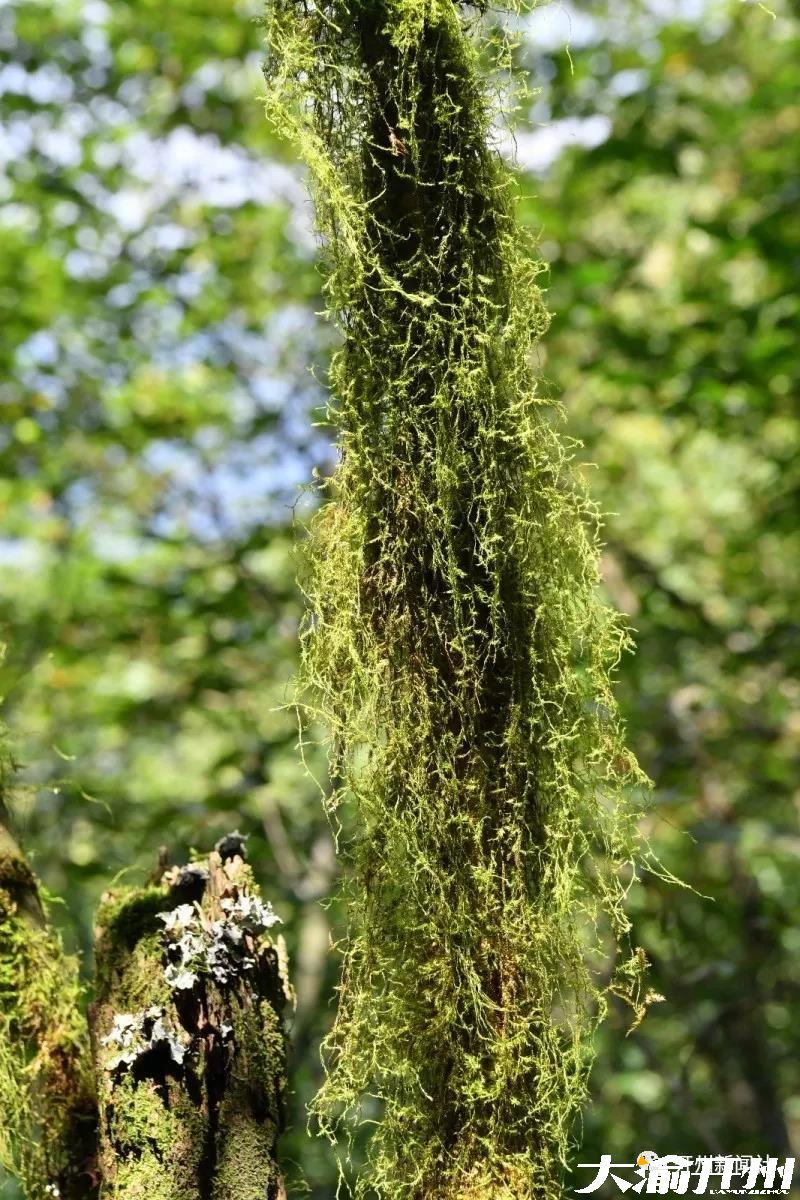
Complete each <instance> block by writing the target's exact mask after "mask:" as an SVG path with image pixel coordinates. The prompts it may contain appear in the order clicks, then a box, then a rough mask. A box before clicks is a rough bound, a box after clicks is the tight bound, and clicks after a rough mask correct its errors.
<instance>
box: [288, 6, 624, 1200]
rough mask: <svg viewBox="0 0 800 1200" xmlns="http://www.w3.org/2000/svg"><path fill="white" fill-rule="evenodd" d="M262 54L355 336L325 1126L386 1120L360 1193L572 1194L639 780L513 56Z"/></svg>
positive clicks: (336, 637) (346, 413) (344, 386)
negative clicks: (341, 903) (553, 377)
mask: <svg viewBox="0 0 800 1200" xmlns="http://www.w3.org/2000/svg"><path fill="white" fill-rule="evenodd" d="M267 40H268V46H269V55H270V57H269V60H268V67H267V77H268V87H269V91H268V97H267V110H268V113H269V115H270V117H271V119H272V121H273V122H274V123H275V125H276V127H277V128H280V129H281V130H283V131H284V132H285V133H286V134H287V135H288V136H289V137H291V138H293V139H294V141H295V142H296V144H297V146H298V147H299V150H300V152H301V153H302V155H303V157H304V158H305V160H306V162H307V163H308V165H309V167H310V171H311V176H312V185H313V190H314V198H315V201H316V209H317V217H318V223H319V228H320V232H321V234H322V239H323V256H324V260H325V265H326V270H327V279H326V285H325V286H326V295H327V304H328V309H329V312H330V314H331V317H332V319H333V320H334V321H336V323H337V324H338V326H339V329H340V332H341V348H340V349H339V351H338V353H337V354H336V355H335V357H334V360H333V363H332V366H331V377H330V378H331V390H332V402H331V412H330V416H331V420H332V421H333V422H335V423H336V424H337V425H338V427H339V430H340V451H341V462H340V464H339V467H338V469H337V472H336V475H335V478H334V479H333V481H332V482H331V485H330V498H329V502H328V503H327V504H325V505H324V506H323V507H322V509H321V511H320V513H319V515H318V516H317V517H316V519H315V521H314V523H313V526H312V530H311V537H310V544H309V556H308V561H309V567H308V574H307V578H306V581H305V583H306V588H307V592H308V597H309V615H308V619H307V622H306V626H305V632H304V672H305V683H306V685H307V687H308V690H309V700H308V703H309V704H310V705H312V706H313V709H314V712H315V713H316V714H320V715H322V717H323V718H324V719H325V720H326V721H327V723H328V725H329V728H330V735H331V760H332V761H331V767H332V770H331V775H332V777H333V778H335V779H340V780H341V781H342V786H341V788H340V789H339V790H338V791H337V793H336V795H335V796H334V798H333V805H334V807H335V806H336V805H337V804H339V803H341V802H344V801H346V802H347V803H348V804H352V805H353V807H354V809H355V812H356V816H357V822H358V836H357V837H356V838H355V839H354V841H353V843H352V845H351V847H350V848H349V852H348V854H349V872H348V878H349V883H348V885H347V886H348V898H349V911H350V937H349V943H348V947H347V951H346V956H345V963H344V975H343V983H342V990H341V995H340V1004H339V1012H338V1016H337V1020H336V1024H335V1027H334V1030H333V1032H332V1034H331V1036H330V1038H329V1039H328V1042H327V1056H328V1066H329V1076H328V1079H327V1082H326V1083H325V1085H324V1086H323V1088H322V1091H321V1092H320V1094H319V1096H318V1098H317V1101H316V1105H315V1111H316V1113H317V1114H318V1116H319V1118H320V1121H321V1124H322V1128H323V1129H324V1130H326V1131H327V1132H330V1133H331V1135H332V1136H333V1135H335V1133H336V1131H337V1130H338V1129H340V1128H341V1120H342V1118H343V1119H344V1122H345V1125H346V1126H347V1125H348V1124H349V1123H352V1122H357V1121H358V1120H359V1119H360V1118H361V1115H362V1113H363V1108H362V1099H363V1097H364V1096H365V1095H367V1094H369V1095H371V1096H376V1097H378V1099H379V1100H380V1101H381V1102H382V1106H383V1115H382V1118H381V1121H380V1123H379V1125H378V1128H377V1131H376V1133H375V1135H374V1137H373V1139H372V1144H371V1155H370V1162H369V1165H368V1168H367V1170H366V1171H365V1172H364V1173H363V1175H362V1177H361V1178H360V1180H359V1182H358V1187H357V1194H358V1195H359V1196H364V1195H367V1194H369V1195H372V1194H377V1195H380V1196H386V1197H391V1200H421V1197H425V1200H441V1198H446V1200H456V1198H459V1200H461V1198H463V1197H465V1196H468V1197H470V1200H489V1197H491V1198H492V1200H496V1197H498V1196H502V1197H504V1198H505V1197H507V1198H508V1200H522V1198H528V1197H536V1198H537V1200H539V1198H541V1197H556V1196H560V1194H561V1173H562V1169H563V1164H564V1162H565V1157H566V1153H567V1147H568V1139H569V1131H570V1128H571V1124H572V1121H573V1118H574V1116H575V1114H576V1112H577V1110H578V1108H579V1106H580V1103H581V1101H582V1100H583V1098H584V1096H585V1093H586V1077H587V1070H588V1065H589V1061H590V1058H591V1035H592V1031H593V1028H594V1026H595V1024H596V1022H597V1021H598V1020H599V1019H600V1017H601V1016H602V1014H603V1012H604V1008H605V996H606V989H605V988H603V987H602V986H599V985H598V984H597V982H596V981H597V979H598V978H601V977H602V972H600V971H599V970H598V967H599V966H600V965H601V964H603V963H604V958H605V956H606V953H607V951H608V949H609V945H608V941H609V939H608V937H607V936H606V935H605V934H604V932H603V931H608V933H610V935H612V936H613V937H614V938H616V940H617V941H618V942H620V943H622V944H623V945H625V944H626V942H627V940H628V933H629V925H628V921H627V918H626V916H625V912H624V909H623V899H624V888H623V885H622V883H621V881H620V869H621V868H622V867H623V866H624V865H625V864H627V863H629V862H630V861H631V860H633V859H635V858H636V856H637V854H638V848H637V841H636V799H635V796H636V790H637V788H639V787H640V785H641V784H642V783H643V778H642V776H641V774H640V772H639V770H638V768H637V766H636V763H635V762H634V761H633V759H632V757H631V755H630V754H629V753H628V751H627V749H626V747H625V742H624V736H623V730H622V729H621V726H620V721H619V717H618V713H617V709H616V706H615V702H614V698H613V695H612V691H611V682H610V681H611V675H612V673H613V670H614V668H615V666H616V663H617V661H618V659H619V656H620V654H621V652H622V651H623V649H624V647H625V646H626V644H627V637H626V634H625V632H624V630H623V629H622V628H621V626H620V624H619V622H618V621H617V618H616V616H615V615H614V614H613V613H611V612H609V611H608V610H607V609H606V608H605V607H604V606H603V605H602V604H601V602H600V600H599V599H598V594H597V584H598V565H597V562H598V554H597V529H598V518H597V513H596V512H595V510H594V508H593V507H592V505H591V503H590V502H589V500H588V499H587V497H586V496H585V495H584V494H583V492H582V491H581V490H580V488H579V487H578V486H577V484H576V482H575V479H574V478H573V475H572V471H571V467H570V460H569V447H568V446H567V445H565V443H564V442H563V441H562V440H561V439H560V437H559V434H558V430H557V423H558V417H559V413H558V409H557V406H556V405H554V404H553V403H551V402H550V401H548V399H547V397H546V396H544V395H542V392H541V389H540V388H539V386H538V384H537V380H536V378H535V374H534V371H533V367H532V363H533V351H534V345H535V341H536V339H537V337H538V336H539V335H540V334H541V333H542V332H543V331H544V330H545V329H546V326H547V323H548V317H547V313H546V311H545V308H544V304H543V301H542V297H541V294H540V291H539V288H538V282H537V281H538V275H539V272H540V270H541V265H540V264H539V263H538V262H537V260H536V257H535V254H534V252H533V247H532V246H530V245H529V244H528V243H527V241H526V238H525V236H524V234H523V233H522V231H521V230H520V228H519V227H518V225H517V223H516V221H515V216H514V205H515V190H514V183H513V180H512V178H511V176H510V174H509V173H508V171H507V170H506V168H505V167H504V166H503V164H502V163H501V161H500V160H499V158H498V156H497V154H496V153H495V152H494V151H493V150H491V149H490V143H491V122H492V119H493V116H494V113H493V107H492V100H491V89H492V88H494V87H495V86H496V85H498V84H502V83H503V82H504V81H503V79H502V78H500V77H499V76H498V75H495V76H494V77H490V76H489V75H488V74H487V73H486V71H485V70H484V69H483V67H482V65H481V64H482V62H483V61H484V60H485V59H486V57H487V55H489V54H490V52H491V50H492V49H493V50H494V51H496V55H495V69H496V71H498V72H499V71H501V70H502V68H503V65H504V63H505V62H506V61H507V58H508V47H507V46H506V45H505V43H504V42H503V39H502V37H500V36H499V35H496V34H494V33H492V31H491V30H490V29H489V27H488V25H487V24H485V23H481V21H479V20H478V19H477V16H476V12H475V10H474V9H472V8H468V7H467V6H462V5H460V4H456V3H453V2H452V0H321V3H319V4H315V5H313V6H311V5H306V4H303V3H300V0H271V3H270V5H269V12H268V27H267ZM505 82H507V81H505ZM630 961H631V962H633V963H634V965H636V966H637V970H638V969H639V968H640V967H641V962H640V960H639V959H638V958H636V957H635V956H634V957H633V958H632V959H631V960H630ZM613 986H614V987H619V988H621V989H623V990H625V991H626V993H627V991H629V990H630V989H631V988H633V990H634V991H635V989H636V986H638V985H636V984H634V982H633V980H632V977H629V976H628V975H622V976H619V977H618V982H617V984H614V985H613Z"/></svg>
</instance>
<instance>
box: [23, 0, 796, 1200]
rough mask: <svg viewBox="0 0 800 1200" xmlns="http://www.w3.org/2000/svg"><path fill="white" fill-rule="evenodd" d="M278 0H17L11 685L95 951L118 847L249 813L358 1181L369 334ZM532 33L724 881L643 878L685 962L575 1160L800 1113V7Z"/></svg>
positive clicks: (692, 851) (717, 871) (553, 346)
mask: <svg viewBox="0 0 800 1200" xmlns="http://www.w3.org/2000/svg"><path fill="white" fill-rule="evenodd" d="M259 7H260V6H259V4H258V3H251V2H250V0H239V2H238V3H235V4H233V3H229V2H228V0H172V3H171V4H169V5H167V6H164V5H163V3H161V2H160V0H117V2H116V3H114V4H108V3H106V2H105V0H81V2H78V0H48V2H45V0H41V2H39V0H37V2H33V0H3V2H2V3H0V106H1V108H2V122H1V123H0V319H1V320H2V332H1V333H0V408H1V411H2V428H1V429H0V515H1V519H2V528H1V530H0V568H2V569H1V570H0V631H2V639H3V640H4V641H7V643H8V648H7V652H6V656H5V659H4V661H3V663H2V666H1V667H0V694H2V696H3V698H4V702H3V706H2V718H3V720H4V721H5V723H6V724H7V726H8V727H9V729H10V731H11V737H12V739H13V746H14V751H15V754H16V756H17V758H18V759H19V760H20V762H21V763H22V772H21V777H20V779H21V786H20V789H19V793H18V797H17V806H16V817H17V826H18V829H19V832H20V833H21V835H22V837H23V840H24V842H25V845H26V849H27V850H28V851H29V852H30V854H31V856H32V858H33V860H34V863H35V867H36V869H37V871H38V872H39V874H40V875H41V877H42V878H43V879H44V881H45V883H46V885H47V886H48V888H49V889H51V890H52V892H53V893H55V894H57V895H59V896H60V897H63V898H64V900H65V903H64V904H63V905H57V906H56V908H55V910H54V911H55V917H56V920H57V921H58V923H59V925H60V926H61V928H62V929H63V931H64V936H65V938H66V940H67V942H68V944H69V945H70V946H71V947H73V948H75V949H79V950H81V951H82V952H83V953H84V954H85V955H86V954H88V952H89V948H90V942H91V918H92V912H93V909H94V906H95V904H96V902H97V900H98V899H99V897H100V895H101V893H102V892H103V890H104V889H105V888H106V887H107V886H108V884H109V882H110V881H111V879H113V878H114V877H115V876H117V875H119V874H120V873H122V872H124V873H125V875H126V877H127V878H129V879H131V880H135V879H138V878H142V877H143V876H144V875H145V874H146V873H147V872H148V871H150V870H151V869H152V866H153V863H154V859H155V853H156V850H157V848H158V846H159V845H161V844H167V845H168V846H169V848H170V851H171V852H173V853H175V854H178V853H180V852H181V851H184V850H186V849H188V848H189V847H190V846H196V847H198V848H199V849H206V848H208V847H209V846H210V845H211V844H212V843H213V842H214V840H215V839H216V838H217V837H219V836H220V834H221V833H223V832H226V831H229V830H230V829H232V828H234V827H238V828H239V829H241V830H242V831H243V832H245V833H248V834H250V835H251V837H250V843H249V848H250V857H251V860H252V861H253V863H254V865H255V868H256V872H257V875H258V877H259V878H260V879H261V881H262V882H263V885H264V891H265V894H266V895H267V896H269V898H270V899H272V900H273V902H274V904H275V907H276V909H277V911H278V912H279V913H280V915H281V916H282V917H283V920H284V922H285V932H286V935H287V938H288V941H289V946H290V951H291V955H292V962H293V970H294V981H295V985H296V988H297V993H298V1010H297V1016H296V1020H295V1024H294V1030H293V1034H292V1043H293V1086H294V1095H293V1097H292V1128H291V1129H290V1130H289V1132H288V1133H287V1134H286V1135H285V1137H284V1139H283V1151H284V1156H285V1158H286V1160H287V1162H288V1163H290V1164H292V1163H293V1164H295V1165H294V1167H290V1175H293V1176H294V1178H295V1180H296V1181H297V1186H298V1188H299V1186H300V1185H299V1180H300V1178H301V1176H302V1177H304V1178H305V1179H306V1181H307V1183H308V1186H309V1187H310V1191H311V1195H312V1197H313V1198H314V1200H329V1198H330V1197H332V1195H333V1193H334V1191H335V1178H336V1168H335V1161H334V1157H333V1155H332V1154H331V1152H330V1150H329V1148H328V1147H327V1146H326V1145H325V1143H324V1142H321V1141H319V1140H316V1139H314V1138H311V1137H309V1136H308V1135H307V1134H306V1132H305V1118H304V1106H305V1104H306V1102H307V1101H308V1099H309V1098H310V1096H311V1095H312V1094H313V1092H314V1090H315V1088H316V1086H317V1083H318V1081H319V1071H320V1068H319V1056H318V1044H319V1039H320V1036H321V1034H322V1033H323V1032H324V1030H325V1029H326V1028H327V1027H328V1025H329V1023H330V1020H331V1016H332V1011H333V989H334V986H335V982H336V970H337V961H338V960H337V956H336V954H335V953H333V952H331V949H330V940H331V938H334V939H335V938H336V937H337V936H339V935H340V933H341V930H342V914H341V912H340V911H339V908H338V906H337V905H336V904H335V903H334V904H332V905H323V904H322V903H321V901H322V900H324V899H325V898H326V897H328V896H329V895H330V894H331V891H332V889H333V888H334V886H335V876H336V868H335V861H334V854H333V849H332V843H331V836H330V832H329V829H328V824H327V821H326V817H325V814H324V808H323V804H322V803H321V796H324V792H325V788H326V780H325V771H324V759H323V756H322V754H321V752H320V750H319V749H318V748H315V745H314V738H315V733H316V731H315V730H314V729H313V728H310V727H309V728H305V729H303V730H302V731H301V740H302V742H303V745H304V755H303V756H301V754H300V752H299V750H298V727H297V721H296V717H295V715H294V714H293V711H292V710H291V708H290V707H289V706H288V703H287V702H288V700H289V698H290V696H291V679H292V677H293V674H294V672H295V669H296V656H297V629H298V620H299V614H300V611H301V598H300V596H299V593H298V590H297V587H296V585H295V582H294V579H295V573H296V564H295V561H294V558H293V551H292V545H293V541H294V540H295V537H296V536H297V531H296V529H295V528H294V526H296V525H297V524H298V523H299V524H302V521H303V519H304V517H305V516H306V515H307V513H308V512H309V511H310V509H311V508H312V507H313V504H314V502H315V501H314V494H313V492H311V491H309V490H308V489H307V487H306V485H307V484H308V483H309V482H310V481H311V480H312V477H313V476H314V475H319V474H322V475H323V476H324V475H325V474H327V473H328V472H329V471H330V469H331V466H332V462H333V451H332V448H331V447H332V431H331V430H329V429H328V428H326V426H325V424H324V419H323V405H324V377H325V364H326V361H327V358H328V356H329V353H330V350H331V345H332V340H333V334H332V333H331V330H330V328H329V326H327V325H326V324H325V322H324V320H323V319H322V318H321V317H320V315H319V314H320V310H321V309H322V301H321V298H320V275H319V273H318V270H317V267H316V263H315V245H314V240H313V236H312V232H311V211H310V205H309V202H308V200H307V197H306V192H305V185H304V177H303V173H302V171H301V170H300V168H299V167H298V166H297V164H296V163H295V162H294V161H293V160H292V158H291V156H290V153H289V151H288V149H287V147H286V146H285V145H283V144H282V143H281V142H280V140H279V138H278V137H277V135H276V132H275V131H274V130H270V129H269V127H268V126H267V124H266V122H265V120H264V117H263V113H262V109H261V106H260V103H259V101H258V98H257V97H258V95H259V93H260V91H262V90H263V84H262V82H261V81H260V65H261V62H262V60H263V54H264V48H263V44H262V30H261V29H260V27H259V24H258V18H259V15H260V11H259ZM520 32H521V34H522V42H521V46H520V51H519V68H520V71H521V72H524V73H526V74H527V75H528V76H529V82H530V85H531V87H532V88H534V89H535V94H533V95H532V96H531V98H530V104H529V106H526V107H525V108H524V109H523V110H522V111H521V112H519V113H518V114H516V117H515V118H514V122H513V133H514V137H513V138H512V136H511V134H510V133H509V131H508V130H507V129H503V128H498V131H497V139H498V146H499V148H500V149H501V151H502V152H503V153H506V154H509V155H512V154H514V153H516V156H517V160H518V163H519V165H520V168H521V176H520V193H521V204H520V215H521V217H522V219H523V220H524V221H525V223H526V224H527V225H528V226H529V227H531V228H532V229H533V230H534V231H535V232H536V233H537V235H538V236H539V239H540V250H541V254H542V257H543V258H544V259H545V260H546V261H547V262H549V264H550V271H549V274H548V276H547V277H546V286H547V299H548V304H549V307H550V308H551V310H552V312H553V322H552V326H551V328H550V331H549V332H548V334H547V335H546V337H545V339H544V342H543V343H542V345H541V348H540V359H541V369H542V372H543V374H544V376H545V378H546V380H547V381H548V388H549V391H550V392H551V394H553V395H556V396H559V397H560V398H561V400H562V401H563V404H564V406H565V413H566V422H567V429H568V431H569V433H570V435H571V436H572V437H573V438H575V439H576V447H575V451H576V455H577V457H578V460H579V462H580V463H581V464H585V466H582V467H581V469H582V470H585V472H586V474H587V478H588V481H589V486H590V488H591V490H592V493H593V496H594V498H595V499H596V500H597V502H598V504H599V505H600V507H601V509H602V510H603V512H604V513H605V514H606V518H605V526H604V541H605V551H604V555H603V573H604V580H605V587H606V588H607V590H608V593H609V595H610V597H611V599H612V601H613V603H614V604H616V605H617V606H618V607H619V608H621V609H622V610H623V612H625V613H626V614H627V616H628V619H629V621H630V624H631V625H632V627H633V628H634V629H635V631H636V633H635V641H636V645H637V652H636V654H635V656H628V657H626V659H625V660H624V661H623V662H622V663H621V665H620V671H619V687H618V693H619V697H620V701H621V704H622V707H623V712H624V716H625V719H626V722H627V725H628V729H629V736H630V741H631V744H632V747H633V749H634V750H635V751H636V753H637V754H638V756H639V758H640V761H641V762H642V765H643V766H644V768H645V769H646V770H647V771H648V773H649V774H650V776H651V777H652V779H653V780H654V783H655V791H654V795H653V802H652V806H651V809H650V814H649V816H648V818H647V821H646V833H647V835H648V836H649V837H650V839H651V841H652V843H653V845H654V847H655V848H656V850H657V852H658V853H659V854H660V856H661V858H662V860H663V861H664V863H665V865H666V866H667V867H668V868H669V869H670V870H671V871H674V872H675V873H676V874H678V875H679V876H681V877H682V878H683V879H684V880H686V881H687V882H688V883H689V884H690V885H691V887H692V888H694V889H695V891H694V892H692V891H688V890H681V889H676V888H675V887H670V886H668V885H666V884H665V883H663V882H662V881H660V880H658V879H653V878H645V879H644V880H643V885H642V886H641V887H639V888H637V889H634V890H633V891H632V893H631V898H630V907H631V914H632V916H633V918H634V920H635V926H636V928H635V935H636V940H637V941H638V942H639V943H641V944H642V945H644V946H645V947H646V948H647V952H648V955H649V957H650V958H651V959H652V961H653V965H654V966H653V986H654V987H655V988H657V990H658V991H660V992H662V993H664V994H665V996H666V997H667V1002H666V1003H663V1004H659V1005H658V1006H656V1007H655V1008H654V1009H653V1011H652V1012H651V1013H650V1015H649V1016H648V1018H647V1020H646V1022H645V1024H644V1025H643V1026H642V1028H641V1029H639V1030H638V1031H637V1032H636V1033H635V1035H633V1036H631V1037H628V1038H626V1037H625V1036H624V1034H625V1030H626V1027H627V1016H626V1014H625V1013H624V1012H622V1011H620V1012H616V1011H614V1012H612V1014H611V1019H610V1020H609V1022H608V1023H607V1025H606V1026H605V1027H604V1029H603V1030H602V1031H601V1034H600V1035H599V1037H598V1040H597V1052H598V1058H597V1064H596V1067H595V1071H594V1075H593V1082H592V1093H593V1097H594V1100H593V1104H592V1106H591V1108H590V1109H589V1110H588V1111H587V1113H586V1116H585V1120H584V1127H583V1130H582V1133H581V1134H580V1135H579V1142H580V1143H581V1148H580V1152H579V1153H578V1154H577V1155H576V1159H579V1160H580V1161H596V1158H597V1155H598V1154H600V1153H601V1152H607V1153H611V1154H613V1155H614V1159H615V1161H632V1159H633V1157H634V1155H635V1154H636V1153H637V1152H638V1151H639V1150H641V1149H643V1148H647V1149H655V1150H657V1151H658V1152H659V1153H662V1154H664V1153H703V1152H706V1153H708V1152H718V1153H727V1154H732V1153H737V1152H738V1153H758V1152H769V1153H772V1154H779V1155H782V1154H787V1153H790V1152H792V1151H793V1152H795V1153H798V1152H800V1078H799V1077H798V1073H797V1067H796V1064H797V1061H798V1057H800V1055H799V1053H798V1052H799V1051H800V1021H798V1019H797V1018H798V1011H799V1009H798V993H799V992H800V974H799V973H798V970H797V964H798V961H799V960H800V928H798V914H800V872H798V871H797V855H798V852H799V851H800V834H799V833H798V826H797V817H798V811H799V810H800V791H798V775H797V762H798V752H799V751H800V681H799V677H800V672H798V668H799V667H800V624H798V617H797V613H798V611H800V571H798V565H797V564H798V562H800V533H798V529H797V521H796V513H797V502H798V489H799V488H800V453H799V451H800V416H798V410H797V403H796V396H797V388H798V374H799V373H800V359H799V358H798V354H797V334H796V330H797V321H798V316H800V298H799V297H798V290H797V280H798V277H800V276H799V272H800V220H798V206H799V205H800V167H798V164H800V101H799V100H798V95H799V94H800V89H799V88H798V83H800V65H799V64H800V5H798V3H797V2H796V0H770V2H769V3H768V4H758V3H755V2H753V3H749V2H746V0H613V3H612V2H609V3H605V0H597V2H591V3H590V2H586V3H569V4H568V3H566V2H565V3H563V4H558V5H555V4H547V5H545V6H544V7H542V8H540V9H538V10H536V11H534V12H533V13H531V14H529V15H527V16H525V17H524V18H523V19H522V20H521V22H520ZM514 143H516V144H514ZM303 757H304V758H305V763H304V762H303V761H302V758H303ZM697 893H701V894H702V895H698V894H697ZM0 1119H2V1118H1V1116H0ZM583 1182H585V1181H583ZM5 1194H6V1195H7V1196H8V1197H9V1200H10V1198H11V1197H13V1196H14V1195H15V1193H14V1191H13V1186H12V1185H11V1184H10V1183H7V1184H6V1191H5ZM298 1194H300V1192H299V1191H298Z"/></svg>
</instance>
